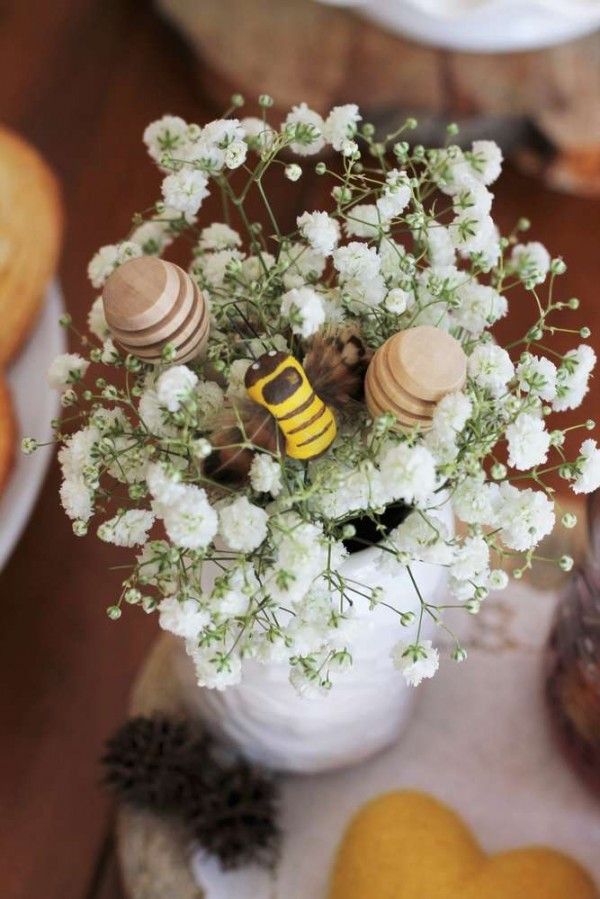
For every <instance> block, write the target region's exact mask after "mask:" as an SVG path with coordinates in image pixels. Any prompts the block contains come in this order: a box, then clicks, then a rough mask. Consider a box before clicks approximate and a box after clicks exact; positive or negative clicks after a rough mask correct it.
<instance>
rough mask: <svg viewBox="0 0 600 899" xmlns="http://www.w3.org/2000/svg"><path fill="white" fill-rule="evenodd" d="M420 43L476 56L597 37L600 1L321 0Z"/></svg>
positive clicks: (599, 24) (599, 21) (599, 22)
mask: <svg viewBox="0 0 600 899" xmlns="http://www.w3.org/2000/svg"><path fill="white" fill-rule="evenodd" d="M321 2H322V3H329V4H333V5H335V6H351V7H353V8H354V9H356V10H358V11H359V12H360V13H361V15H363V16H365V17H366V18H368V19H372V20H374V21H375V22H378V23H379V24H381V25H383V26H384V27H386V28H390V29H392V30H393V31H397V32H399V33H400V34H404V35H406V36H407V37H409V38H412V39H413V40H416V41H421V42H422V43H425V44H432V45H433V46H436V47H446V48H448V49H450V50H465V51H469V52H474V53H506V52H510V51H515V50H534V49H538V48H541V47H550V46H553V45H554V44H560V43H563V42H564V41H570V40H574V39H575V38H578V37H581V36H582V35H584V34H591V32H592V31H595V30H596V28H598V26H600V2H599V0H321Z"/></svg>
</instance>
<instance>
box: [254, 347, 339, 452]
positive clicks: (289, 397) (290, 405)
mask: <svg viewBox="0 0 600 899" xmlns="http://www.w3.org/2000/svg"><path fill="white" fill-rule="evenodd" d="M245 383H246V390H247V393H248V396H249V397H250V398H251V399H252V400H254V402H256V403H258V404H259V405H261V406H263V407H264V408H265V409H268V411H269V412H270V413H271V415H272V416H273V417H274V418H275V419H276V421H277V424H278V425H279V427H280V429H281V431H282V432H283V434H284V435H285V440H286V444H285V449H286V452H287V454H288V456H291V457H292V459H314V458H315V456H320V455H321V453H324V452H325V450H326V449H328V447H329V446H331V444H332V443H333V441H334V439H335V435H336V431H337V428H336V424H335V418H334V416H333V412H332V411H331V409H330V408H329V407H328V406H326V405H325V403H324V402H323V400H322V399H320V397H318V396H317V395H316V393H315V392H314V390H313V389H312V386H311V384H310V382H309V380H308V378H307V377H306V372H305V371H304V369H303V368H302V366H301V364H300V363H299V362H298V360H297V359H295V358H294V357H293V356H290V355H288V354H287V353H277V352H275V351H274V350H273V351H272V352H270V353H265V354H264V355H263V356H261V357H260V358H259V359H257V361H256V362H254V363H253V364H252V365H251V366H250V368H249V369H248V371H247V373H246V381H245Z"/></svg>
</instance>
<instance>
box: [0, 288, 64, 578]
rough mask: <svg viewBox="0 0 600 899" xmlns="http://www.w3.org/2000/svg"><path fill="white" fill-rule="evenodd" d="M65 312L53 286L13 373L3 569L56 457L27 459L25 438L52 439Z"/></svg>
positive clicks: (0, 549) (1, 517)
mask: <svg viewBox="0 0 600 899" xmlns="http://www.w3.org/2000/svg"><path fill="white" fill-rule="evenodd" d="M63 308H64V307H63V298H62V293H61V291H60V288H59V286H58V284H56V283H55V282H53V283H52V284H51V285H50V286H49V288H48V291H47V293H46V301H45V303H44V308H43V309H42V312H41V314H40V317H39V319H38V322H37V325H36V327H35V330H34V331H33V333H32V334H31V336H30V338H29V340H28V341H27V343H26V344H25V346H24V347H23V349H22V351H21V353H20V355H19V356H18V357H17V359H15V361H14V362H13V363H12V364H11V366H10V367H9V369H8V383H9V385H10V389H11V394H12V401H13V405H14V410H15V414H16V417H17V441H16V446H15V456H14V461H13V467H12V469H11V472H10V475H9V479H8V483H7V485H6V487H5V489H4V491H3V493H2V497H1V499H0V570H1V569H2V568H3V567H4V565H5V563H6V561H7V559H8V557H9V556H10V554H11V552H12V550H13V548H14V547H15V544H16V543H17V541H18V539H19V537H20V536H21V532H22V531H23V528H24V527H25V525H26V523H27V520H28V518H29V516H30V514H31V510H32V509H33V505H34V503H35V501H36V499H37V496H38V494H39V492H40V489H41V486H42V482H43V480H44V475H45V474H46V470H47V468H48V464H49V462H50V459H51V458H52V453H53V447H52V446H42V447H40V448H39V449H38V450H37V451H36V452H35V453H33V455H31V456H25V455H23V453H22V452H21V439H22V438H23V437H35V438H36V439H37V440H39V442H40V443H46V442H47V441H50V440H52V428H51V427H50V420H51V419H52V418H54V417H55V416H56V414H57V412H58V409H59V400H58V395H57V393H56V391H54V390H51V389H50V387H48V385H47V384H46V378H45V373H46V369H47V368H48V365H49V364H50V362H51V361H52V359H53V358H54V356H56V355H57V354H58V353H63V352H65V349H66V338H65V333H64V331H63V329H62V328H61V326H60V325H59V323H58V319H59V317H60V315H61V313H62V311H63Z"/></svg>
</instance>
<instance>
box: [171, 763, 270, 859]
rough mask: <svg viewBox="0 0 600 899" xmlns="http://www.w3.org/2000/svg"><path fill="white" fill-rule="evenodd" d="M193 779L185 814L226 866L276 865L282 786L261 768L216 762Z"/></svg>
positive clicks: (197, 835) (200, 839) (193, 830)
mask: <svg viewBox="0 0 600 899" xmlns="http://www.w3.org/2000/svg"><path fill="white" fill-rule="evenodd" d="M206 775H207V772H206V771H205V774H204V775H203V776H200V777H199V778H198V779H197V780H195V781H193V783H191V784H190V789H189V791H188V793H187V796H186V802H185V808H184V810H183V814H184V818H185V820H186V822H187V824H188V826H189V828H190V832H191V833H192V834H193V836H194V837H195V838H196V839H197V840H198V842H199V843H200V844H201V845H202V846H203V847H204V849H206V851H207V852H209V853H210V854H211V855H214V856H216V857H217V858H218V859H219V861H220V863H221V865H222V867H223V868H225V869H233V868H238V867H242V866H243V865H247V864H252V863H254V864H259V865H262V866H265V867H272V866H273V865H274V864H275V862H276V860H277V858H278V854H279V844H280V837H281V834H280V831H279V828H278V826H277V823H276V821H277V805H278V791H277V787H276V785H275V783H274V782H273V781H272V780H270V779H268V778H267V777H265V775H264V774H262V773H261V772H259V771H258V770H257V769H256V768H253V767H252V766H251V765H248V764H246V763H238V764H235V765H233V766H232V767H230V768H225V769H220V768H218V767H214V768H213V769H212V773H211V774H210V775H209V776H206Z"/></svg>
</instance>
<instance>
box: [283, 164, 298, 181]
mask: <svg viewBox="0 0 600 899" xmlns="http://www.w3.org/2000/svg"><path fill="white" fill-rule="evenodd" d="M285 177H286V178H287V179H288V181H298V179H299V178H301V177H302V168H301V167H300V166H299V165H298V164H297V163H295V162H291V163H290V164H289V165H286V167H285Z"/></svg>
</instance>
